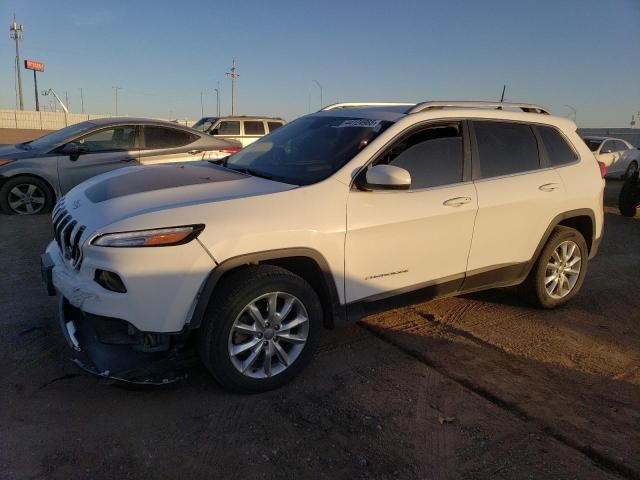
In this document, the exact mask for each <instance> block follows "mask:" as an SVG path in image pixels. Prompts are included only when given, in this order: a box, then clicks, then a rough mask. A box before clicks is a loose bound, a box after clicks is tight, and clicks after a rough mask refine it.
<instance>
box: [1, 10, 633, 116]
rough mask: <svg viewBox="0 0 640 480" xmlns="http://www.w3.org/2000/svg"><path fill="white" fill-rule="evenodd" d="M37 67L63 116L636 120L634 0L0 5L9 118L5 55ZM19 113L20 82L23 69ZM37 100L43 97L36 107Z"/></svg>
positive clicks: (27, 84)
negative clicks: (463, 112)
mask: <svg viewBox="0 0 640 480" xmlns="http://www.w3.org/2000/svg"><path fill="white" fill-rule="evenodd" d="M14 12H15V14H16V16H17V20H18V22H19V23H22V24H24V26H25V31H24V39H23V42H22V47H21V54H22V58H23V59H24V58H30V59H35V60H39V61H42V62H44V63H45V64H46V71H45V72H44V73H43V74H41V75H40V77H39V87H40V88H41V89H45V88H49V87H52V88H53V89H54V90H55V91H56V92H57V93H58V94H59V95H64V94H65V92H67V93H68V95H69V100H70V104H71V110H72V111H77V112H79V111H80V88H82V89H83V91H84V97H85V111H90V112H92V113H103V114H113V113H114V91H113V89H112V88H111V87H112V86H114V85H117V86H120V87H122V90H121V91H120V93H119V99H120V101H119V110H120V113H121V114H127V115H140V116H156V117H164V118H167V117H169V116H171V117H173V118H192V119H195V118H198V117H200V92H201V91H204V92H205V93H204V103H205V113H208V114H215V94H214V93H213V89H214V88H215V87H216V85H217V82H220V86H221V90H222V93H223V98H222V101H223V113H228V112H229V109H230V97H231V95H230V92H231V86H230V81H229V79H228V77H225V75H224V72H225V71H227V70H228V68H229V67H230V65H231V60H232V57H234V56H235V57H236V58H237V62H238V67H239V72H240V75H241V76H240V78H239V80H238V97H237V98H238V102H237V105H238V110H239V113H242V114H269V115H281V116H284V117H285V118H287V119H292V118H294V117H296V116H299V115H301V114H304V113H307V112H308V111H309V105H311V108H312V109H317V108H318V107H319V103H320V99H319V88H318V87H317V86H316V85H315V84H313V83H312V80H317V81H319V82H320V83H321V84H322V85H323V87H324V100H325V103H330V102H334V101H349V100H387V101H391V100H399V101H421V100H440V99H442V100H444V99H449V100H451V99H478V100H496V99H498V98H499V96H500V92H501V89H502V85H503V84H507V92H506V100H511V101H528V102H535V103H541V104H543V105H545V106H547V107H549V108H550V109H551V110H552V111H553V112H554V113H556V114H558V115H563V116H569V115H570V109H569V108H568V107H565V105H567V104H568V105H571V106H573V107H574V108H575V109H576V110H577V119H578V124H579V126H582V127H623V126H628V124H629V121H630V120H631V115H632V113H635V112H638V111H639V110H640V0H606V1H605V0H458V1H442V0H438V1H430V0H422V1H420V0H418V1H413V0H411V1H410V0H399V1H389V0H384V1H378V0H369V1H356V0H342V1H333V0H322V1H320V0H319V1H304V0H300V1H278V0H271V1H264V0H262V1H255V2H254V1H253V0H242V1H215V0H214V1H208V2H207V1H198V2H195V1H191V0H181V1H177V0H173V1H165V0H127V1H121V0H110V1H108V2H105V1H102V2H97V1H87V0H66V1H58V0H40V1H36V0H4V1H3V2H2V3H1V4H0V20H1V21H2V22H4V24H5V27H4V28H5V34H4V40H2V41H1V42H0V108H9V109H11V108H14V106H15V92H14V70H13V62H14V44H13V42H12V41H11V40H10V39H9V29H8V27H9V23H10V22H11V20H12V15H13V13H14ZM23 86H24V98H25V108H27V109H34V93H33V76H32V73H31V72H30V71H25V70H23ZM42 101H43V103H45V104H47V105H48V103H49V100H48V98H47V99H43V100H42Z"/></svg>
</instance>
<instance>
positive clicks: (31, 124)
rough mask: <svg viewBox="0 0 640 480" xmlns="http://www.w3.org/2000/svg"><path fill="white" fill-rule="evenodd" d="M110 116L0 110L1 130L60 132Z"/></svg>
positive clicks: (190, 123) (189, 122)
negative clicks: (78, 124) (72, 126)
mask: <svg viewBox="0 0 640 480" xmlns="http://www.w3.org/2000/svg"><path fill="white" fill-rule="evenodd" d="M108 116H109V115H95V114H87V113H64V112H31V111H27V110H0V128H17V129H25V130H58V129H60V128H64V127H68V126H69V125H73V124H74V123H80V122H85V121H87V120H92V119H94V118H104V117H108ZM177 123H180V124H181V125H186V126H191V125H193V123H194V122H193V121H192V120H178V121H177Z"/></svg>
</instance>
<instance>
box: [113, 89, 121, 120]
mask: <svg viewBox="0 0 640 480" xmlns="http://www.w3.org/2000/svg"><path fill="white" fill-rule="evenodd" d="M111 88H113V89H114V90H115V92H116V117H117V116H118V90H122V87H111Z"/></svg>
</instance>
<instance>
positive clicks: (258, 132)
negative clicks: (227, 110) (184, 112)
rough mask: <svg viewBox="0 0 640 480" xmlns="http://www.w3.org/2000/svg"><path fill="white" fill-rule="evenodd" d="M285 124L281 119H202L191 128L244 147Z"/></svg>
mask: <svg viewBox="0 0 640 480" xmlns="http://www.w3.org/2000/svg"><path fill="white" fill-rule="evenodd" d="M284 124H285V121H284V120H283V119H282V118H279V117H247V116H244V115H243V116H236V117H219V118H218V117H202V118H201V119H200V120H198V121H197V122H196V123H195V124H193V126H192V127H191V128H194V129H196V130H198V131H201V132H206V133H208V134H210V135H214V136H216V137H220V138H222V139H225V140H237V141H239V142H240V143H242V146H243V147H246V146H247V145H249V144H251V143H253V142H255V141H256V140H258V139H259V138H260V137H263V136H265V135H266V134H267V133H269V132H273V131H274V130H276V129H277V128H280V127H281V126H282V125H284Z"/></svg>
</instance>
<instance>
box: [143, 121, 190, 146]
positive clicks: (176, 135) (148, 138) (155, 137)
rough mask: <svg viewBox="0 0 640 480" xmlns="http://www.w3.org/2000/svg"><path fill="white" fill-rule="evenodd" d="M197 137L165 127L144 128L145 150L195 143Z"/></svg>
mask: <svg viewBox="0 0 640 480" xmlns="http://www.w3.org/2000/svg"><path fill="white" fill-rule="evenodd" d="M198 138H199V137H198V136H197V135H193V134H191V133H187V132H183V131H182V130H174V129H173V128H165V127H149V126H147V127H144V145H145V148H147V149H153V148H177V147H182V146H184V145H188V144H190V143H193V142H195V141H196V140H197V139H198Z"/></svg>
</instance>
